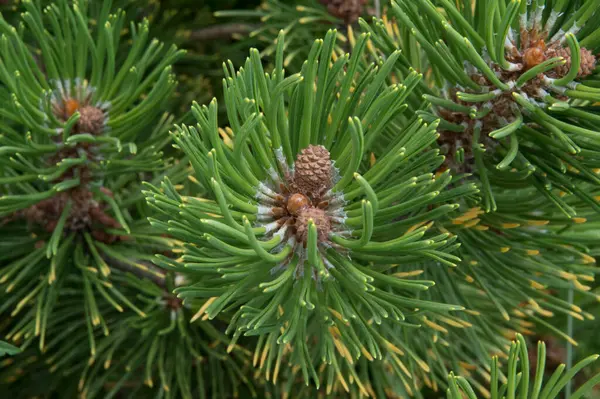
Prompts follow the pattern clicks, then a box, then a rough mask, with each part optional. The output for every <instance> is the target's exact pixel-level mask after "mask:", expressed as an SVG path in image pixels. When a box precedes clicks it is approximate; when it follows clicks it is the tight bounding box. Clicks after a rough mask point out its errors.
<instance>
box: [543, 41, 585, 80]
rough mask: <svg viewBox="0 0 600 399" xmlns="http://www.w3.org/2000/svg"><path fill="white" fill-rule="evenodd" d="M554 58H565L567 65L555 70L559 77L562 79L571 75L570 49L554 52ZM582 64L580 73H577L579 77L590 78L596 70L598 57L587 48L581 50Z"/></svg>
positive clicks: (560, 49)
mask: <svg viewBox="0 0 600 399" xmlns="http://www.w3.org/2000/svg"><path fill="white" fill-rule="evenodd" d="M551 56H552V57H563V58H564V59H565V61H566V63H565V64H564V65H562V66H559V67H557V68H555V69H554V71H555V72H556V74H557V76H559V77H562V76H565V75H566V74H567V73H569V70H570V69H571V49H570V48H568V47H565V48H559V49H558V50H555V51H552V54H551ZM580 58H581V63H580V65H579V71H577V77H578V78H583V77H586V76H589V75H591V74H592V72H594V68H596V57H595V56H594V54H592V52H591V51H590V50H588V49H586V48H582V49H581V50H580Z"/></svg>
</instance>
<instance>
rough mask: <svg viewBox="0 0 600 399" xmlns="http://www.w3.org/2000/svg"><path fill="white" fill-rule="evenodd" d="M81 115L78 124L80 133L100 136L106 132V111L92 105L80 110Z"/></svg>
mask: <svg viewBox="0 0 600 399" xmlns="http://www.w3.org/2000/svg"><path fill="white" fill-rule="evenodd" d="M79 114H80V115H81V116H80V118H79V122H78V127H79V132H80V133H91V134H93V135H98V134H100V133H102V131H103V130H104V111H102V110H101V109H100V108H98V107H94V106H92V105H86V106H85V107H81V108H79Z"/></svg>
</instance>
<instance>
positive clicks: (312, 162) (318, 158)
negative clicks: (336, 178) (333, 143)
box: [294, 145, 332, 198]
mask: <svg viewBox="0 0 600 399" xmlns="http://www.w3.org/2000/svg"><path fill="white" fill-rule="evenodd" d="M331 168H332V163H331V158H330V155H329V151H327V149H326V148H325V147H323V146H320V145H319V146H315V145H309V146H308V147H306V148H305V149H303V150H302V151H301V152H300V154H298V156H297V157H296V163H295V170H294V188H295V190H297V191H298V192H300V193H302V194H304V195H307V196H309V197H312V198H317V197H319V196H321V195H322V194H324V193H325V192H327V190H329V189H330V188H331V186H332V177H331Z"/></svg>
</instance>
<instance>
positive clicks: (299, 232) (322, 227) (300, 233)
mask: <svg viewBox="0 0 600 399" xmlns="http://www.w3.org/2000/svg"><path fill="white" fill-rule="evenodd" d="M311 219H312V221H313V222H314V223H315V226H317V242H326V241H328V240H329V232H330V231H331V220H330V218H329V216H327V214H326V213H325V211H324V210H322V209H319V208H314V207H308V208H304V209H302V210H301V211H300V213H299V214H298V217H297V218H296V239H297V240H298V241H299V242H301V243H303V244H305V245H306V241H307V240H308V221H309V220H311Z"/></svg>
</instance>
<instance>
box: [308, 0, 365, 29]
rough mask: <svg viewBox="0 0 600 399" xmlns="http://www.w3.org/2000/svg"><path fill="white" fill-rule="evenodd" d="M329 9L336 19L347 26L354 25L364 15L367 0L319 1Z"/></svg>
mask: <svg viewBox="0 0 600 399" xmlns="http://www.w3.org/2000/svg"><path fill="white" fill-rule="evenodd" d="M319 2H320V3H321V4H323V5H324V6H326V7H327V11H328V12H329V13H330V14H331V15H333V16H334V17H336V18H339V19H342V20H343V21H344V23H346V24H352V23H354V22H356V21H357V20H358V18H359V17H360V16H361V15H362V13H363V8H364V6H365V5H366V4H367V0H319Z"/></svg>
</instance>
